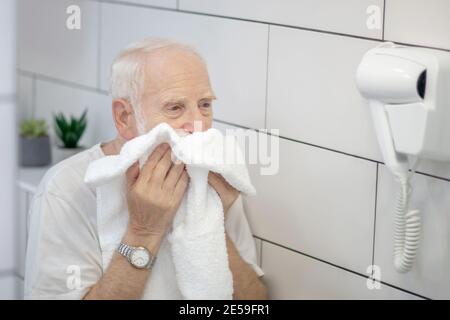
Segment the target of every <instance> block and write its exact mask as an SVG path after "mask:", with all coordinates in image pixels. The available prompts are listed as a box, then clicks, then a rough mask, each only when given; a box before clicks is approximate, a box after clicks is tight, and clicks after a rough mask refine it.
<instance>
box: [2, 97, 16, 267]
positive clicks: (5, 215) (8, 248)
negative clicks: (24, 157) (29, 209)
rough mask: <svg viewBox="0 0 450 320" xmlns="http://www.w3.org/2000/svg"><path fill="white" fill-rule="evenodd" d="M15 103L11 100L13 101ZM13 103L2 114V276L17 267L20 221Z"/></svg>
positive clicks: (4, 102)
mask: <svg viewBox="0 0 450 320" xmlns="http://www.w3.org/2000/svg"><path fill="white" fill-rule="evenodd" d="M11 100H12V99H11ZM14 107H15V105H14V103H13V102H12V101H0V114H1V115H2V121H3V123H2V130H1V133H2V137H3V138H2V139H0V150H3V151H2V155H3V157H2V159H1V161H0V165H1V169H2V170H1V179H2V180H1V182H2V183H1V185H0V192H1V193H0V203H1V206H2V209H1V210H2V211H1V212H2V213H1V214H0V253H1V258H0V272H2V271H11V270H13V269H14V268H15V267H16V265H17V259H16V251H17V239H18V232H17V219H16V216H15V214H14V212H15V209H16V192H15V188H14V181H16V179H17V169H16V168H17V166H16V149H15V143H14V140H13V137H14V132H15V124H16V119H15V117H14V112H13V111H14Z"/></svg>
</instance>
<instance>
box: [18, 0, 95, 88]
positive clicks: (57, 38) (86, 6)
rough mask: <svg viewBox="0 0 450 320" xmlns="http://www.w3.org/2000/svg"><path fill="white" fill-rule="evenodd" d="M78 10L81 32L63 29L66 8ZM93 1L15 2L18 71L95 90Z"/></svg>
mask: <svg viewBox="0 0 450 320" xmlns="http://www.w3.org/2000/svg"><path fill="white" fill-rule="evenodd" d="M73 4H76V5H78V6H79V7H80V9H81V29H80V30H69V29H67V28H66V19H67V18H68V17H69V15H68V14H67V13H66V8H67V7H68V6H69V5H73ZM98 7H99V4H98V3H96V2H94V1H88V0H84V1H72V0H40V1H34V0H19V1H18V12H19V14H18V21H19V30H18V31H19V43H18V60H19V61H18V64H19V68H20V69H22V70H26V71H31V72H35V73H40V74H43V75H47V76H50V77H54V78H59V79H63V80H66V81H70V82H76V83H79V84H84V85H88V86H92V87H95V86H96V84H97V74H98V72H97V65H98V63H97V62H98V61H97V59H98V52H97V48H98V29H97V26H98V20H99V19H98V17H99V12H98Z"/></svg>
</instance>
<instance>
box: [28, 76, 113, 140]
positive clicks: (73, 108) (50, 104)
mask: <svg viewBox="0 0 450 320" xmlns="http://www.w3.org/2000/svg"><path fill="white" fill-rule="evenodd" d="M85 109H88V114H87V119H88V120H87V121H88V124H87V128H86V131H85V133H84V135H83V137H82V138H81V140H80V145H83V146H86V147H89V146H92V145H94V144H95V143H97V142H100V141H106V140H109V139H112V138H114V137H115V136H116V129H115V127H114V124H113V119H112V109H111V98H110V97H109V96H107V95H105V94H102V93H97V92H92V91H85V90H81V89H77V88H71V87H67V86H65V85H60V84H56V83H52V82H47V81H42V80H38V81H37V82H36V117H38V118H43V119H46V120H47V123H48V124H49V127H50V132H51V133H52V134H54V130H53V128H54V127H53V115H52V114H53V113H57V112H63V113H64V114H65V115H66V116H69V115H71V114H73V115H75V116H80V115H81V113H82V112H83V110H85ZM54 141H56V140H54Z"/></svg>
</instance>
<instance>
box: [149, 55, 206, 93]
mask: <svg viewBox="0 0 450 320" xmlns="http://www.w3.org/2000/svg"><path fill="white" fill-rule="evenodd" d="M145 68H146V69H145V75H146V76H145V87H144V88H145V89H144V91H145V94H146V95H149V94H150V95H151V94H153V95H155V94H156V95H158V96H159V97H160V98H162V99H164V98H173V97H174V96H176V95H183V96H186V95H188V94H193V95H202V94H212V89H211V86H210V82H209V76H208V71H207V69H206V66H205V65H204V63H203V62H202V60H201V59H200V57H198V56H197V55H195V54H194V53H191V52H187V51H184V50H180V49H161V50H158V51H157V52H155V53H153V54H151V55H150V56H149V58H148V59H147V63H146V67H145Z"/></svg>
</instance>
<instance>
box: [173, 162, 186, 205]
mask: <svg viewBox="0 0 450 320" xmlns="http://www.w3.org/2000/svg"><path fill="white" fill-rule="evenodd" d="M188 182H189V176H188V173H187V171H186V170H183V172H182V173H181V175H180V179H178V182H177V184H176V186H175V189H174V191H173V196H174V198H175V199H177V201H178V203H179V202H181V199H183V195H184V192H185V191H186V188H187V186H188ZM178 203H177V204H178Z"/></svg>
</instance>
